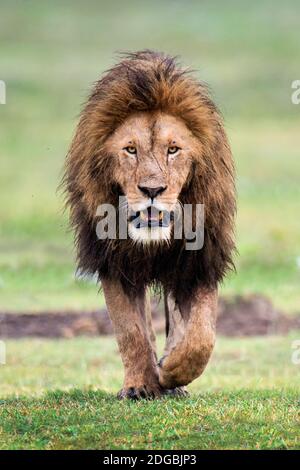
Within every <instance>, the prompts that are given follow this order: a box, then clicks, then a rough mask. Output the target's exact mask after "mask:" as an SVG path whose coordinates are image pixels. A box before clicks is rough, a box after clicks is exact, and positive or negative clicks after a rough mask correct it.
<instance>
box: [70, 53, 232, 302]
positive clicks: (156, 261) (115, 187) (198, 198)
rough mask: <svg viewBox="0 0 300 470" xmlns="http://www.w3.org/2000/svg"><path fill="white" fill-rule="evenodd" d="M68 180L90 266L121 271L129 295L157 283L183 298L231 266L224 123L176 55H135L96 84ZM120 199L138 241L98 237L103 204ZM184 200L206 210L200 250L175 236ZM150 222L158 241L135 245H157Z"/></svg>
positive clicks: (82, 256) (83, 258) (82, 251)
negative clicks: (190, 248)
mask: <svg viewBox="0 0 300 470" xmlns="http://www.w3.org/2000/svg"><path fill="white" fill-rule="evenodd" d="M64 184H65V187H66V190H67V194H68V204H69V206H70V209H71V222H72V224H73V227H74V228H75V233H76V242H77V247H78V259H79V268H80V269H81V270H83V271H87V272H90V273H97V274H98V275H99V277H100V278H101V277H105V276H107V277H118V278H119V279H120V281H121V282H122V283H123V285H124V286H126V289H127V291H128V292H130V291H136V290H137V289H139V288H142V287H144V286H145V285H146V284H148V283H151V282H157V283H160V284H163V285H164V287H166V288H167V289H169V290H171V291H173V292H174V293H175V296H176V292H177V293H178V290H179V288H180V291H181V292H185V291H186V292H188V291H190V290H191V289H192V288H193V287H195V286H196V285H199V284H204V285H216V284H217V283H218V282H219V281H220V280H221V279H222V277H223V275H224V274H225V272H226V270H227V269H228V268H230V267H231V266H232V265H233V264H232V251H233V249H234V242H233V238H232V233H233V219H234V212H235V192H234V179H233V162H232V157H231V152H230V148H229V145H228V142H227V138H226V135H225V132H224V129H223V124H222V119H221V117H220V114H219V112H218V110H217V108H216V106H215V105H214V103H213V102H212V100H211V99H210V97H209V95H208V92H207V89H206V87H205V86H204V85H203V84H202V83H201V82H199V81H197V80H196V79H195V78H194V77H193V76H192V75H191V74H190V73H189V72H188V71H186V70H183V69H182V68H181V67H180V66H178V65H177V63H176V61H175V60H174V58H171V57H169V56H166V55H163V54H160V53H154V52H151V51H142V52H137V53H135V54H128V55H126V56H125V58H124V59H123V60H122V61H121V62H120V63H119V64H117V65H116V66H115V67H113V68H112V69H111V70H109V71H108V72H107V73H106V74H105V75H104V77H103V78H102V79H101V80H100V81H99V82H97V84H96V85H95V87H94V89H93V91H92V93H91V95H90V97H89V100H88V102H87V104H86V106H85V108H84V110H83V112H82V116H81V119H80V122H79V125H78V128H77V131H76V134H75V137H74V139H73V142H72V145H71V147H70V151H69V154H68V157H67V163H66V173H65V178H64ZM120 195H123V196H125V198H126V202H127V205H128V210H129V232H130V235H131V238H132V239H133V240H132V239H128V240H118V239H117V240H113V241H112V240H98V239H97V236H96V231H95V226H96V223H97V218H96V212H97V207H98V206H99V205H100V204H104V203H110V204H113V205H115V206H117V205H118V198H119V196H120ZM185 203H187V204H192V205H194V204H197V203H202V204H204V207H205V229H204V232H205V233H204V246H203V248H202V249H201V250H199V251H197V252H195V253H193V252H187V251H186V250H184V247H183V241H182V240H173V239H172V217H170V214H172V213H173V212H176V210H177V208H178V207H179V206H182V205H183V204H185ZM131 213H134V214H138V216H139V223H138V224H136V223H135V219H134V217H133V218H132V219H131V217H130V214H131ZM150 228H151V233H152V238H151V239H155V240H156V241H157V240H160V241H161V243H155V244H151V243H150V249H149V246H147V249H145V248H144V243H136V242H145V241H150V238H149V229H150ZM166 240H167V241H168V242H167V243H165V241H166ZM170 273H172V276H170Z"/></svg>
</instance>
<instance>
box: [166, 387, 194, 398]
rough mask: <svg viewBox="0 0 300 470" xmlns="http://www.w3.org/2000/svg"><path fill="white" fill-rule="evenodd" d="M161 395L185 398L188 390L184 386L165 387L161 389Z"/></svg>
mask: <svg viewBox="0 0 300 470" xmlns="http://www.w3.org/2000/svg"><path fill="white" fill-rule="evenodd" d="M163 395H166V396H168V397H172V398H173V397H174V398H186V397H188V396H189V392H188V391H187V389H186V388H185V387H175V388H167V389H165V390H164V391H163Z"/></svg>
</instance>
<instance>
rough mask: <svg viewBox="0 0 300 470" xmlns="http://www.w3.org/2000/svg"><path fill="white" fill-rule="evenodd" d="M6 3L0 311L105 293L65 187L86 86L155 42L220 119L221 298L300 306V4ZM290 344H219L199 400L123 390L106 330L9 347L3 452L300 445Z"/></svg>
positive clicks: (1, 31) (0, 114) (0, 50)
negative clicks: (70, 225) (228, 253)
mask: <svg viewBox="0 0 300 470" xmlns="http://www.w3.org/2000/svg"><path fill="white" fill-rule="evenodd" d="M0 8H1V12H0V57H1V70H0V80H5V82H6V86H7V104H6V105H0V129H1V132H0V201H1V204H0V311H3V310H9V311H11V310H20V311H40V310H57V309H65V308H74V309H79V308H86V309H87V308H95V307H97V306H99V305H100V304H101V303H103V299H102V297H101V296H99V295H98V294H97V288H96V287H95V285H94V284H93V283H92V282H83V281H78V280H76V279H75V278H74V257H73V253H72V236H71V234H69V233H67V234H66V227H67V218H66V215H63V214H62V213H61V207H62V199H61V197H60V196H59V195H57V194H56V188H57V185H58V181H59V179H60V176H61V168H62V166H63V161H64V156H65V154H66V152H67V148H68V145H69V142H70V140H71V136H72V133H73V129H74V126H75V123H76V121H77V117H76V116H77V114H78V112H79V109H80V105H81V103H82V102H83V101H84V99H85V96H86V93H87V90H88V89H89V87H90V85H91V83H92V82H93V81H95V80H96V79H97V78H98V77H99V75H100V73H101V72H102V71H103V70H105V69H107V68H108V67H109V66H110V65H111V64H112V62H113V60H114V59H113V56H114V52H115V51H116V50H119V49H123V50H125V49H127V50H136V49H142V48H146V47H148V48H154V49H159V50H164V51H166V52H169V53H171V54H179V55H181V56H182V57H183V58H184V62H185V63H186V64H189V65H190V66H191V67H192V68H193V69H197V70H198V72H197V74H198V76H199V77H200V78H201V79H203V80H205V81H207V82H208V83H210V84H211V86H212V88H213V90H214V97H215V99H216V101H217V102H218V104H219V105H220V107H221V109H222V111H223V114H224V117H225V121H226V127H227V130H228V134H229V137H230V141H231V144H232V148H233V153H234V156H235V160H236V167H237V188H238V219H237V242H238V249H239V253H240V256H239V258H238V259H237V268H238V270H237V275H235V276H230V277H229V278H228V279H227V280H226V282H225V284H224V285H223V286H222V293H223V294H226V295H231V294H236V293H240V294H245V293H251V292H260V293H264V294H266V295H268V296H270V297H271V298H272V300H273V301H274V303H275V304H276V305H277V306H279V307H281V308H283V309H285V310H286V311H288V312H293V311H296V310H299V305H300V291H299V281H300V240H299V233H300V218H299V212H300V186H299V180H300V158H299V157H300V152H299V117H300V114H299V113H300V106H295V105H292V103H291V83H292V81H293V80H295V79H299V78H300V77H299V55H300V43H299V19H300V5H299V2H298V1H297V0H287V1H285V2H282V1H280V0H272V1H271V0H263V1H261V2H249V1H246V0H242V1H240V0H228V1H227V2H224V1H222V0H213V1H211V0H203V1H201V2H198V1H196V0H188V1H185V2H183V1H176V2H175V1H172V2H171V1H170V0H165V1H164V2H162V1H159V0H153V1H151V2H140V1H137V0H128V1H126V2H125V1H121V0H112V1H110V2H106V1H104V0H72V1H71V0H63V1H61V0H53V1H51V2H40V1H38V0H26V2H24V1H23V2H20V1H18V0H11V1H6V0H4V1H3V2H1V7H0ZM298 336H299V335H298ZM295 338H296V336H288V337H285V338H281V337H277V338H275V337H274V338H268V339H266V338H261V339H247V340H238V339H234V340H227V339H226V340H225V339H220V340H219V343H218V346H217V349H216V352H215V354H214V358H213V360H212V362H211V365H210V366H209V368H208V370H207V372H206V373H205V374H204V376H203V378H202V379H201V380H199V381H196V383H195V384H192V386H191V392H192V395H191V398H189V399H188V400H186V401H173V400H163V401H160V402H155V403H139V404H131V403H122V404H120V403H118V402H117V401H116V400H115V398H114V395H112V392H113V394H115V392H116V391H117V390H118V388H119V387H120V386H121V380H122V379H121V376H122V373H121V365H120V360H119V356H118V355H117V354H116V345H115V343H114V341H113V340H112V339H110V338H101V339H89V340H87V339H73V340H68V341H67V340H61V341H40V340H30V341H29V340H21V341H8V342H7V344H6V347H7V364H6V365H5V366H0V397H1V401H0V448H29V447H32V448H86V447H88V448H130V447H135V448H136V447H139V448H166V449H168V448H175V449H177V448H233V447H236V448H245V447H246V448H297V447H298V448H299V447H300V445H299V427H297V426H298V424H299V414H298V413H299V398H298V391H299V371H298V369H297V366H295V365H293V364H292V362H291V342H292V340H293V339H295ZM298 367H299V366H298ZM74 389H76V390H74ZM55 390H57V391H55Z"/></svg>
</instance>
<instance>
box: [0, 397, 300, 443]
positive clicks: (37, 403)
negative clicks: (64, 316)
mask: <svg viewBox="0 0 300 470" xmlns="http://www.w3.org/2000/svg"><path fill="white" fill-rule="evenodd" d="M298 399H299V397H297V395H296V393H293V392H289V393H286V392H285V393H281V392H278V391H264V392H260V393H258V392H248V391H239V392H231V393H228V392H215V393H212V394H207V393H203V394H200V395H198V396H197V397H193V398H189V399H187V400H184V401H180V400H174V399H173V400H170V399H169V400H167V399H164V400H161V401H160V402H153V403H150V402H147V403H138V404H136V403H121V404H119V403H118V402H117V400H116V399H115V398H113V397H112V396H110V395H107V394H105V393H103V392H100V391H89V392H83V391H82V390H74V391H72V392H69V393H66V392H51V393H48V394H46V395H45V396H44V397H43V398H41V399H38V400H36V399H30V398H27V399H26V398H24V399H22V400H18V401H17V402H16V400H14V399H13V398H11V399H9V400H8V401H6V402H5V403H3V404H2V405H1V403H0V413H1V425H0V426H1V428H2V430H1V433H0V448H2V449H7V447H8V442H9V448H10V449H74V448H75V449H147V450H149V449H162V448H163V449H165V450H167V449H241V448H244V449H297V448H298V449H299V428H298V426H299V422H298V419H297V411H298ZM1 408H3V410H1ZM124 416H126V419H124Z"/></svg>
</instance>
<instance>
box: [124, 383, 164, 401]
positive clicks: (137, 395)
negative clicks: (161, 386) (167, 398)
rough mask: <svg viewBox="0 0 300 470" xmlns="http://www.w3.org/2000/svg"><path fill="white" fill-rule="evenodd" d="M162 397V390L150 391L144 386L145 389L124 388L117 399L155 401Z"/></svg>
mask: <svg viewBox="0 0 300 470" xmlns="http://www.w3.org/2000/svg"><path fill="white" fill-rule="evenodd" d="M160 395H161V392H160V390H158V389H157V390H154V389H150V388H149V387H147V386H146V385H144V386H143V387H129V388H122V390H120V391H119V393H118V395H117V397H118V399H119V400H124V399H126V398H129V399H130V400H141V399H144V400H153V399H154V398H156V397H159V396H160Z"/></svg>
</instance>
